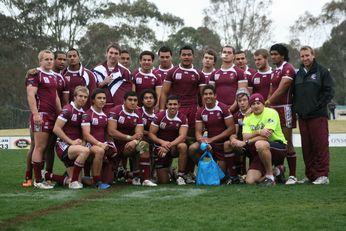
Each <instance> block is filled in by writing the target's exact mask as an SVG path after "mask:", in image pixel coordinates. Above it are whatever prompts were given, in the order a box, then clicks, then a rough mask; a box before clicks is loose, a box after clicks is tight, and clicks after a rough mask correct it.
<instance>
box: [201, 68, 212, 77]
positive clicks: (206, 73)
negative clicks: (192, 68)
mask: <svg viewBox="0 0 346 231" xmlns="http://www.w3.org/2000/svg"><path fill="white" fill-rule="evenodd" d="M213 71H215V68H213V70H211V72H204V71H203V70H202V73H203V74H205V75H208V74H211V73H213Z"/></svg>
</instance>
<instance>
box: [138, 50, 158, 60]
mask: <svg viewBox="0 0 346 231" xmlns="http://www.w3.org/2000/svg"><path fill="white" fill-rule="evenodd" d="M144 55H150V56H151V59H152V60H153V61H154V59H155V55H154V53H153V52H151V51H143V52H142V53H140V54H139V60H142V58H143V56H144Z"/></svg>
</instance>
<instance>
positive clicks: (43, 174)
mask: <svg viewBox="0 0 346 231" xmlns="http://www.w3.org/2000/svg"><path fill="white" fill-rule="evenodd" d="M46 172H47V171H46V170H44V169H42V170H41V177H42V179H43V181H45V180H46Z"/></svg>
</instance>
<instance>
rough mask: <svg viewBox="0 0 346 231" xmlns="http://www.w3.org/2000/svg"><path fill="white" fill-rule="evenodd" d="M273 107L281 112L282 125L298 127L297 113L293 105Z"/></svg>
mask: <svg viewBox="0 0 346 231" xmlns="http://www.w3.org/2000/svg"><path fill="white" fill-rule="evenodd" d="M273 108H274V109H275V110H276V111H277V112H278V114H279V117H280V124H281V127H285V128H296V127H297V118H296V114H295V113H293V111H292V106H291V105H282V106H273Z"/></svg>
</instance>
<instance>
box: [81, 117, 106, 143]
mask: <svg viewBox="0 0 346 231" xmlns="http://www.w3.org/2000/svg"><path fill="white" fill-rule="evenodd" d="M90 131H91V127H90V123H82V134H83V138H84V140H85V141H87V142H89V143H90V144H92V145H95V146H99V147H101V148H103V149H107V147H108V145H107V144H105V143H102V142H100V141H98V140H97V139H96V138H95V137H94V136H93V135H91V132H90Z"/></svg>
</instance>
